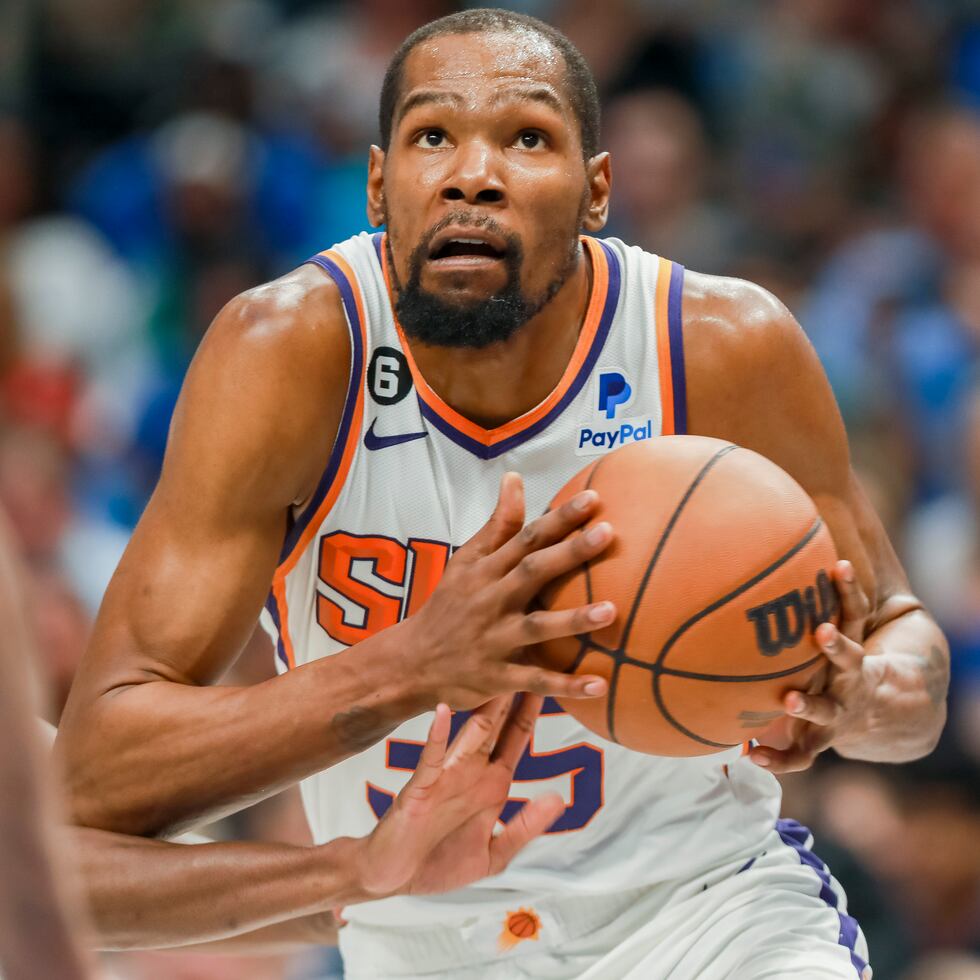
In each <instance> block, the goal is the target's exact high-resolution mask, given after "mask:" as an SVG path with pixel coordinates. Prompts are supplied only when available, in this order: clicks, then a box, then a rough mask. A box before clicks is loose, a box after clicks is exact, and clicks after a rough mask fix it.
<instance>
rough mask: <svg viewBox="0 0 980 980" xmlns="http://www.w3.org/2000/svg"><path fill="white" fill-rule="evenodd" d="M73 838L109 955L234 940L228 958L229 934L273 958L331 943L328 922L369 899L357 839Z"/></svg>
mask: <svg viewBox="0 0 980 980" xmlns="http://www.w3.org/2000/svg"><path fill="white" fill-rule="evenodd" d="M68 832H69V833H70V834H71V835H72V843H73V845H74V851H75V853H76V855H77V859H78V862H79V864H80V866H81V870H82V874H83V881H84V882H85V886H86V888H87V890H88V896H89V905H90V908H91V910H92V917H93V919H94V923H95V927H96V933H97V936H98V945H99V946H100V947H101V948H104V949H160V948H165V947H170V946H186V945H189V944H199V943H209V944H210V943H214V942H218V941H225V940H229V941H228V942H222V945H221V948H222V949H223V950H224V951H226V952H230V951H232V944H231V943H230V937H237V939H236V944H237V945H236V946H235V948H236V950H240V949H241V944H243V943H244V944H245V945H246V946H247V947H249V948H250V950H251V951H252V952H257V951H258V950H259V948H260V947H262V948H264V951H266V952H269V951H270V948H271V946H272V945H275V944H279V945H280V946H281V945H282V944H283V943H291V944H293V945H296V944H300V943H311V942H329V941H330V937H329V934H325V933H324V923H325V922H327V921H328V920H327V919H325V918H324V916H326V915H328V914H329V913H330V911H331V910H332V909H333V908H335V907H337V906H343V905H348V904H352V903H354V902H357V901H364V900H365V899H366V898H367V897H369V896H367V895H365V894H364V893H363V891H362V889H361V888H360V885H359V860H360V854H361V846H362V845H361V844H360V842H359V841H357V840H354V839H351V838H340V839H338V840H336V841H332V842H331V843H329V844H326V845H323V846H321V847H297V846H294V845H289V844H274V843H259V842H234V843H215V844H172V843H168V842H164V841H157V840H146V839H143V838H132V837H126V836H123V835H120V834H112V833H108V832H106V831H100V830H89V829H85V828H72V829H71V830H70V831H68ZM287 920H296V922H295V923H293V924H287ZM277 924H279V926H280V927H279V928H278V929H270V927H273V926H276V925H277ZM245 934H252V935H250V936H249V935H245ZM217 948H218V947H216V949H217Z"/></svg>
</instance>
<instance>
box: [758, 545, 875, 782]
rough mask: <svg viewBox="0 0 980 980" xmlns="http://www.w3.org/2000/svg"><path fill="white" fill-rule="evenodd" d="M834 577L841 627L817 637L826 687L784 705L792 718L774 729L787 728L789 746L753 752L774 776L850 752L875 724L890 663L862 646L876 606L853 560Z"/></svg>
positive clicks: (827, 627)
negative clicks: (834, 752)
mask: <svg viewBox="0 0 980 980" xmlns="http://www.w3.org/2000/svg"><path fill="white" fill-rule="evenodd" d="M831 578H832V579H833V582H834V585H835V586H836V587H837V592H838V595H839V596H840V600H841V625H840V629H838V628H837V627H836V626H834V624H833V623H823V624H822V625H820V626H818V627H817V631H816V633H815V636H816V640H817V642H818V643H819V644H820V649H821V650H822V651H823V653H824V654H825V655H826V657H827V659H828V660H829V661H830V664H829V667H828V669H827V677H826V682H825V685H824V688H823V690H822V691H819V692H817V693H813V692H806V691H790V692H789V693H787V695H786V697H785V699H784V701H783V703H784V705H785V706H786V711H787V713H788V714H789V716H790V717H789V718H787V719H780V721H779V722H777V723H776V725H775V726H773V728H774V730H776V731H779V730H780V729H782V733H783V735H784V737H785V740H786V741H787V742H788V745H787V746H786V747H785V748H784V747H782V746H780V747H776V746H773V745H760V746H759V747H758V748H755V749H753V750H752V752H751V753H750V758H751V759H752V761H753V762H755V763H757V764H758V765H760V766H764V767H766V768H767V769H771V770H772V771H773V772H797V771H799V770H801V769H808V768H809V767H810V766H811V765H812V764H813V760H814V759H816V757H817V756H818V755H819V754H820V753H821V752H823V751H824V750H825V749H828V748H830V747H831V746H832V745H833V746H835V747H836V748H838V749H840V750H845V751H846V746H847V743H848V742H849V741H852V740H855V741H859V740H860V739H861V738H863V737H864V736H866V734H867V732H868V730H869V726H871V725H872V724H873V716H874V711H873V705H874V696H875V692H876V690H877V688H878V685H879V683H880V682H881V680H882V676H883V671H884V666H885V664H884V660H883V659H882V658H878V657H873V656H872V657H869V656H866V655H865V652H864V647H863V646H862V645H861V641H862V639H863V638H864V634H865V627H866V625H867V620H868V614H869V612H870V610H871V604H870V603H869V602H868V597H867V596H866V595H865V594H864V591H863V590H862V588H861V586H860V584H859V583H858V581H857V576H856V575H855V574H854V567H853V566H852V565H851V563H850V562H849V561H839V562H837V564H836V565H835V566H834V569H833V571H832V572H831ZM762 738H763V740H765V739H766V736H765V735H763V737H762Z"/></svg>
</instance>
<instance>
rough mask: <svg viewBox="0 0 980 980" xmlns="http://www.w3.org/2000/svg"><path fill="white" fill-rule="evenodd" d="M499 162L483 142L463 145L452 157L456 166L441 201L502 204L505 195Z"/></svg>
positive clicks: (448, 179)
mask: <svg viewBox="0 0 980 980" xmlns="http://www.w3.org/2000/svg"><path fill="white" fill-rule="evenodd" d="M498 162H499V161H498V159H497V154H496V153H495V152H494V150H493V148H492V147H491V146H489V145H488V144H487V143H485V142H483V141H476V140H473V141H469V142H467V143H464V144H461V145H460V146H459V147H458V148H457V149H456V152H455V153H454V154H453V166H452V168H451V170H450V172H449V173H448V174H447V176H446V181H445V184H444V185H443V188H442V191H441V196H442V199H443V200H444V201H464V202H465V203H467V204H502V203H503V201H504V199H505V195H504V185H503V181H502V180H501V179H500V174H499V172H498V166H497V165H498Z"/></svg>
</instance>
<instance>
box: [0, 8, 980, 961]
mask: <svg viewBox="0 0 980 980" xmlns="http://www.w3.org/2000/svg"><path fill="white" fill-rule="evenodd" d="M504 5H505V6H510V7H511V8H512V9H519V10H522V11H525V12H528V13H532V14H535V15H537V16H539V17H542V18H544V19H546V20H548V21H550V22H551V23H553V24H555V25H557V26H558V27H560V28H561V29H562V30H564V31H565V32H566V33H567V34H568V35H569V37H571V39H572V40H573V41H574V42H575V43H576V44H577V45H578V46H579V48H580V49H581V50H582V51H583V53H584V54H585V56H586V57H587V59H588V61H589V62H590V64H591V65H592V67H593V70H594V71H595V74H596V77H597V79H598V82H599V86H600V89H601V92H602V95H603V100H604V107H605V114H604V125H603V140H602V142H603V145H604V146H605V147H606V148H608V149H609V150H611V151H612V154H613V173H614V181H613V188H614V192H613V201H614V207H613V213H612V221H611V223H610V227H609V233H610V234H613V235H617V236H619V237H622V238H624V239H626V240H628V241H630V242H632V243H636V244H639V245H642V246H644V247H645V248H647V249H650V250H651V251H655V252H658V253H662V254H664V255H667V256H669V257H671V258H674V259H677V260H679V261H681V262H682V263H684V264H686V265H688V266H690V267H691V268H694V269H698V270H701V271H705V272H712V273H719V274H725V275H735V276H742V277H746V278H749V279H753V280H755V281H758V282H761V283H762V284H764V285H765V286H767V287H768V288H770V289H771V290H773V291H774V292H775V293H776V294H777V295H778V296H779V297H780V298H781V299H783V300H784V301H785V302H786V303H787V304H788V306H789V307H790V308H791V309H792V310H793V311H794V312H795V313H796V315H797V316H798V317H799V319H800V321H801V322H802V323H803V325H804V327H805V329H806V331H807V332H808V334H809V336H810V337H811V339H812V341H813V343H814V344H815V346H816V348H817V350H818V351H819V353H820V355H821V358H822V359H823V362H824V365H825V367H826V369H827V372H828V374H829V376H830V379H831V382H832V384H833V386H834V389H835V391H836V394H837V397H838V399H839V402H840V405H841V408H842V411H843V413H844V416H845V420H846V422H847V425H848V429H849V432H850V436H851V440H852V449H853V454H854V461H855V465H856V468H857V470H858V472H859V474H860V476H861V478H862V480H863V481H864V484H865V487H866V489H867V492H868V493H869V495H870V496H871V498H872V500H873V501H874V503H875V505H876V507H877V509H878V511H879V513H880V514H881V515H882V517H883V519H884V521H885V523H886V525H887V527H888V530H889V532H890V534H891V537H892V540H893V542H894V543H895V546H896V548H897V550H898V551H899V553H900V555H901V557H902V558H903V560H904V562H905V565H906V567H907V568H908V569H909V572H910V575H911V577H912V580H913V584H914V587H915V588H916V589H917V590H918V593H919V595H920V596H921V597H922V598H923V599H924V600H925V602H926V603H927V604H928V606H929V607H930V608H931V609H932V610H933V611H934V612H935V614H936V615H937V616H938V617H939V619H940V621H941V623H942V625H943V626H944V627H945V629H946V630H947V632H948V634H949V636H950V639H951V642H952V645H953V684H952V694H951V716H950V723H949V726H948V730H947V733H946V735H945V737H944V739H943V742H942V744H941V745H940V748H939V749H938V750H937V752H936V753H935V754H934V755H933V756H932V757H930V758H929V759H927V760H924V761H922V762H919V763H915V764H912V765H909V766H902V767H888V766H876V767H870V766H863V765H857V764H853V763H844V762H842V761H840V760H837V759H835V758H828V757H825V758H824V759H822V760H821V762H820V764H819V765H818V766H817V767H816V769H815V770H814V771H812V772H810V773H807V774H805V775H803V776H800V777H794V778H792V779H787V780H786V782H785V786H786V796H787V799H786V811H787V813H788V814H789V815H792V816H794V817H797V818H799V819H801V820H803V821H805V822H809V823H810V824H811V825H812V826H813V827H814V828H815V831H816V834H817V840H818V846H817V850H818V852H819V853H821V856H823V857H824V858H825V859H827V860H828V861H829V862H830V863H831V865H832V866H833V867H834V869H835V872H836V874H837V876H838V877H839V878H840V879H842V881H843V882H844V884H845V886H846V887H847V889H848V891H849V893H850V896H851V907H852V911H854V912H855V914H856V915H857V916H858V917H859V918H860V920H861V921H862V923H863V925H864V928H865V931H866V933H867V935H868V938H869V941H870V944H871V950H872V958H873V963H874V965H875V977H876V980H893V978H897V980H969V978H977V977H980V6H978V4H977V3H976V2H971V0H862V2H860V3H855V2H853V0H737V2H731V3H718V2H712V0H603V2H602V3H601V4H597V3H595V2H594V0H524V2H517V3H513V4H510V5H508V4H504ZM455 9H459V8H458V5H455V4H452V3H449V2H444V0H361V2H356V3H355V2H332V3H331V2H324V0H209V2H206V3H200V2H195V0H4V2H3V3H2V4H0V503H2V506H3V507H4V508H5V509H6V510H7V512H8V513H9V514H10V515H11V517H12V520H13V523H14V526H15V528H16V531H17V533H18V535H19V539H20V545H21V547H22V549H23V553H24V555H25V557H26V559H27V562H28V564H29V568H30V575H31V581H30V596H31V603H32V610H31V611H32V616H33V619H34V623H35V627H36V630H37V633H38V636H39V638H40V647H41V650H42V652H43V657H44V665H43V667H44V670H45V673H46V674H47V677H48V679H49V682H50V684H51V686H52V688H53V690H54V691H55V703H54V705H53V707H52V720H57V714H58V711H59V709H60V705H61V704H62V703H63V700H64V697H65V694H66V692H67V689H68V687H69V685H70V683H71V678H72V674H73V671H74V669H75V665H76V664H77V662H78V659H79V657H80V655H81V653H82V650H83V648H84V646H85V643H86V639H87V635H88V632H89V629H90V626H91V622H92V617H93V615H94V613H95V611H96V609H97V606H98V603H99V600H100V596H101V594H102V591H103V589H104V587H105V585H106V582H107V581H108V577H109V575H110V574H111V572H112V569H113V568H114V566H115V563H116V561H117V560H118V557H119V555H120V553H121V551H122V549H123V547H124V546H125V543H126V540H127V537H128V535H129V533H130V532H131V530H132V528H133V526H134V524H135V522H136V521H137V519H138V518H139V515H140V512H141V509H142V507H143V506H144V504H145V502H146V500H147V497H148V495H149V494H150V492H151V491H152V488H153V485H154V482H155V479H156V477H157V474H158V471H159V468H160V463H161V459H162V455H163V451H164V446H165V442H166V436H167V428H168V424H169V419H170V414H171V412H172V409H173V406H174V402H175V399H176V397H177V393H178V390H179V387H180V383H181V378H182V375H183V373H184V371H185V369H186V367H187V364H188V362H189V359H190V357H191V356H192V355H193V352H194V349H195V347H196V345H197V343H198V341H199V340H200V338H201V335H202V333H203V332H204V330H205V329H206V328H207V325H208V323H209V321H210V320H211V318H212V317H213V316H214V315H215V313H216V312H217V311H218V310H219V309H220V307H221V306H222V305H223V304H224V303H225V302H226V301H227V300H228V299H230V298H231V297H232V296H233V295H235V294H236V293H238V292H240V291H241V290H243V289H245V288H247V287H249V286H251V285H253V284H256V283H258V282H260V281H262V280H265V279H268V278H270V277H274V276H276V275H278V274H280V273H282V272H285V271H286V270H288V269H290V268H291V267H293V266H295V265H296V264H297V263H298V262H301V261H302V260H303V259H304V258H306V257H307V256H308V255H309V254H311V253H313V252H315V251H318V250H320V249H322V248H325V247H328V246H329V245H331V244H332V243H334V242H336V241H339V240H342V239H344V238H346V237H348V236H349V235H351V234H353V233H356V232H358V231H360V230H362V229H363V228H365V227H366V220H365V215H364V207H365V197H364V189H363V185H364V179H365V172H366V167H365V163H366V152H367V147H368V145H369V144H370V143H371V142H372V141H373V140H374V139H375V135H376V105H377V95H378V91H379V89H380V83H381V78H382V75H383V72H384V68H385V66H386V63H387V61H388V59H389V57H390V56H391V54H392V53H393V51H394V50H395V48H396V47H397V45H398V44H399V43H400V41H401V40H402V39H403V38H404V36H405V35H406V34H407V33H409V32H410V31H411V30H412V29H413V28H415V27H416V26H418V25H419V24H421V23H424V22H425V21H427V20H430V19H432V18H434V17H437V16H440V15H442V14H445V13H449V12H452V11H453V10H455ZM272 670H273V668H272V657H271V654H270V652H269V650H268V648H267V647H266V646H265V644H264V641H263V640H261V639H259V638H258V637H256V639H255V640H254V642H253V643H252V644H250V646H249V648H248V649H247V650H246V652H245V654H244V655H243V657H242V660H241V661H240V663H239V665H238V666H237V667H236V668H235V676H234V680H235V681H236V682H241V681H243V680H244V681H251V680H257V679H259V678H262V677H266V676H269V675H271V673H272ZM224 832H225V833H228V834H230V835H241V836H262V837H270V838H280V839H288V840H303V839H304V837H303V835H304V833H305V827H304V821H303V818H302V815H301V814H300V813H299V812H298V810H297V805H296V799H295V797H294V796H291V795H288V794H287V795H286V796H284V797H281V798H279V799H277V800H275V801H272V802H270V803H267V804H264V805H262V806H261V807H258V808H256V809H255V810H253V811H249V812H248V813H246V814H244V815H242V816H241V817H239V818H238V819H237V820H235V821H232V822H231V824H230V825H229V826H228V827H227V828H226V830H225V831H224ZM329 961H330V954H329V953H322V954H314V955H312V956H310V957H303V958H299V959H293V960H289V961H287V960H285V959H282V958H266V959H262V960H252V961H245V960H219V959H213V958H212V959H204V958H201V957H190V956H187V957H176V956H174V955H172V954H167V955H158V954H139V955H135V954H134V955H129V956H125V957H117V958H115V969H116V970H117V971H118V973H119V975H120V976H122V977H130V978H134V980H150V978H154V980H155V978H161V980H163V978H167V980H174V978H176V980H196V978H201V980H203V978H208V980H221V978H224V977H229V978H231V977H234V978H236V980H258V978H267V977H268V978H280V977H291V978H299V977H307V978H313V977H325V976H328V975H333V974H332V973H330V970H331V969H335V967H331V966H330V965H329Z"/></svg>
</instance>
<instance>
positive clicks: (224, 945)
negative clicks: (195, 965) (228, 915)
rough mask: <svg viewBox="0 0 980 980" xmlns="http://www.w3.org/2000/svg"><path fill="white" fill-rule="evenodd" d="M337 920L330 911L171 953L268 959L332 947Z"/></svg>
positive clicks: (334, 943) (335, 943)
mask: <svg viewBox="0 0 980 980" xmlns="http://www.w3.org/2000/svg"><path fill="white" fill-rule="evenodd" d="M337 928H338V927H337V920H336V919H335V918H334V914H333V912H316V913H314V914H313V915H304V916H300V917H299V918H297V919H287V920H285V921H284V922H276V923H274V924H273V925H271V926H263V927H262V928H261V929H255V930H253V931H252V932H243V933H242V934H241V935H239V936H229V937H228V938H227V939H215V940H213V941H211V942H206V943H192V944H190V945H188V946H178V947H176V948H175V949H174V952H177V953H181V952H195V953H235V954H237V955H239V956H272V955H282V954H284V953H294V952H298V951H300V950H302V949H305V948H307V947H309V946H336V945H337Z"/></svg>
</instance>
